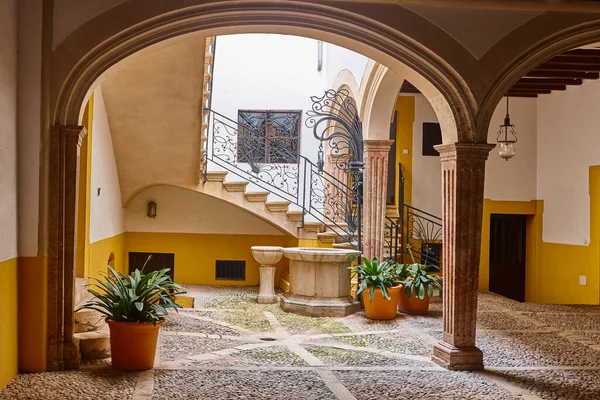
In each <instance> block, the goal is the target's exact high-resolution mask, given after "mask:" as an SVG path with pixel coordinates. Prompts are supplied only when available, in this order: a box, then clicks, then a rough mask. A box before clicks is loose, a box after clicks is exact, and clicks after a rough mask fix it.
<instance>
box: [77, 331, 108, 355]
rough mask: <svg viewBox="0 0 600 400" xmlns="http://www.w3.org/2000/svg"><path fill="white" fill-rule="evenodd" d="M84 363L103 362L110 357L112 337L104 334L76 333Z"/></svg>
mask: <svg viewBox="0 0 600 400" xmlns="http://www.w3.org/2000/svg"><path fill="white" fill-rule="evenodd" d="M75 338H76V339H78V340H79V352H80V353H81V360H82V361H89V360H103V359H105V358H109V357H110V335H109V334H107V333H104V332H81V333H76V334H75Z"/></svg>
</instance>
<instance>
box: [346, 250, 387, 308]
mask: <svg viewBox="0 0 600 400" xmlns="http://www.w3.org/2000/svg"><path fill="white" fill-rule="evenodd" d="M350 269H351V270H352V272H354V273H355V274H356V275H357V276H358V279H359V281H360V286H359V287H358V290H357V291H356V294H360V293H362V292H363V291H364V290H365V289H367V288H369V289H370V295H369V299H370V300H371V301H373V296H374V295H375V289H380V290H381V294H382V295H383V297H385V298H386V299H389V298H390V294H389V292H388V290H387V288H388V287H391V286H394V276H393V270H394V266H393V265H391V264H390V263H389V262H388V261H383V262H381V263H380V262H379V260H378V259H377V257H375V258H373V260H369V259H368V258H366V257H363V263H362V264H360V265H357V266H354V267H350Z"/></svg>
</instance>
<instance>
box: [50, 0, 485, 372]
mask: <svg viewBox="0 0 600 400" xmlns="http://www.w3.org/2000/svg"><path fill="white" fill-rule="evenodd" d="M131 3H133V2H129V1H126V2H123V4H122V5H120V6H115V7H114V8H112V9H111V10H109V11H107V12H106V13H104V14H101V15H100V16H98V17H97V18H95V19H93V20H91V21H89V22H87V23H85V24H83V25H82V26H81V27H79V28H78V29H76V30H75V31H74V32H73V33H72V34H71V35H70V36H68V37H67V38H66V39H65V40H64V41H63V42H62V43H61V44H59V45H58V46H57V47H56V49H55V50H54V52H53V54H52V60H51V62H52V66H53V68H52V75H51V78H50V115H51V123H52V124H53V125H54V127H53V129H51V137H50V143H51V145H50V157H49V158H48V159H47V160H45V165H44V166H43V168H46V169H47V170H48V171H49V175H50V181H49V193H43V194H42V198H43V199H47V200H46V202H47V204H46V205H45V206H43V207H42V209H47V210H48V211H47V212H48V221H49V223H48V226H47V227H45V228H46V229H47V230H48V238H49V240H48V242H49V244H48V246H49V248H48V254H49V276H48V289H49V290H48V292H49V298H48V348H47V359H48V363H47V365H48V369H49V370H56V369H63V368H74V367H76V366H77V363H78V357H77V355H78V349H77V343H76V342H75V341H74V339H73V304H72V303H73V302H72V293H73V286H74V282H73V280H74V251H73V250H74V247H75V243H74V238H75V235H76V228H75V218H74V216H75V215H76V204H77V178H76V176H77V172H76V167H73V166H77V165H78V164H79V163H78V155H79V148H80V138H81V137H82V136H83V135H85V129H83V128H81V127H79V126H78V123H79V121H80V116H81V110H82V107H83V104H84V99H85V98H86V95H87V93H88V92H89V90H90V88H91V87H93V86H94V82H95V81H96V80H97V79H98V78H99V77H100V75H101V74H102V73H103V72H104V71H106V70H107V69H108V68H109V67H110V66H112V65H114V64H116V63H117V62H119V61H120V60H123V59H124V58H126V57H127V56H129V55H131V54H133V53H135V52H137V51H139V50H141V49H143V48H145V47H147V46H150V45H152V44H155V43H159V42H161V41H163V40H166V39H169V38H174V37H179V36H181V35H185V34H186V33H189V32H194V31H203V32H206V34H207V35H209V36H214V35H219V34H224V33H254V32H260V33H284V34H293V35H298V36H307V37H312V38H315V39H322V40H327V41H328V42H331V43H334V44H337V45H340V46H343V47H347V48H349V49H351V50H354V51H357V52H360V53H363V54H365V55H367V56H369V57H371V58H372V59H374V60H376V61H378V62H380V63H385V64H386V65H388V66H389V67H388V68H389V69H390V70H392V71H394V72H397V71H396V70H399V71H401V70H405V69H407V68H410V71H414V72H415V73H416V74H419V75H422V76H424V77H425V78H426V79H427V80H428V81H429V82H430V83H431V85H432V87H434V88H435V89H436V91H437V92H439V93H440V94H441V95H440V97H439V98H441V99H443V101H440V104H442V103H443V104H444V106H445V107H447V108H449V110H450V111H451V115H452V117H453V120H454V121H455V126H456V130H455V132H456V141H462V142H473V141H474V138H475V136H474V132H475V127H474V115H475V114H476V111H477V106H476V102H475V99H474V97H473V95H472V93H471V92H470V90H469V89H468V85H467V84H466V83H465V81H464V79H462V77H461V76H460V75H459V74H458V73H457V72H456V71H455V70H454V69H453V68H452V67H451V66H450V65H449V64H448V63H446V62H444V61H442V60H441V59H440V58H439V57H437V56H435V55H434V54H433V53H432V52H431V51H430V50H428V49H427V48H426V47H425V46H423V45H422V44H420V43H419V42H417V41H416V40H413V39H411V38H410V36H408V35H406V34H402V33H400V32H398V31H390V30H389V28H386V27H384V26H382V25H381V24H379V23H377V22H375V21H373V20H372V19H369V18H367V17H365V16H363V15H361V14H360V13H358V12H357V13H352V12H349V11H345V10H340V9H338V8H335V7H328V6H323V5H318V4H313V3H311V4H307V3H299V2H288V1H278V2H273V1H257V2H253V3H251V4H245V3H242V4H240V3H239V2H229V1H222V2H214V3H207V4H201V5H195V6H186V7H185V8H184V6H182V5H179V7H180V8H178V6H177V4H179V3H181V2H179V1H177V2H176V1H173V2H170V3H169V6H167V8H168V7H173V9H166V8H165V5H164V2H160V1H158V0H148V2H147V3H148V4H147V6H148V10H150V9H153V10H158V11H156V14H155V15H148V14H147V13H146V14H143V15H142V14H139V13H135V12H130V13H126V11H127V10H130V8H131V7H135V4H134V5H132V4H131ZM195 3H196V2H193V1H191V2H186V4H188V5H189V4H195ZM197 3H202V2H197ZM161 4H162V5H161ZM159 6H160V7H159ZM128 7H129V8H128ZM153 7H155V8H153ZM130 11H131V10H130ZM125 16H127V17H125ZM127 18H129V20H128V19H127ZM108 21H110V22H111V23H107V22H108ZM114 21H119V23H114ZM436 32H437V31H436ZM438 33H439V32H438ZM444 38H445V39H444ZM440 40H442V41H444V40H446V41H447V43H448V46H449V47H453V46H454V47H456V43H455V42H454V41H453V40H452V39H451V38H449V37H445V36H443V35H442V36H440ZM461 51H462V50H460V49H459V50H457V52H458V53H457V54H459V53H461ZM400 60H402V61H400ZM390 76H391V75H390ZM381 82H384V81H381ZM400 83H401V82H400ZM396 94H397V91H396ZM375 99H376V98H374V100H375ZM372 104H373V105H376V104H379V103H378V102H377V101H374V102H373V103H372ZM363 106H364V105H363ZM454 139H455V138H454V137H451V138H449V142H453V141H455V140H454ZM378 146H379V144H377V143H374V144H373V147H372V149H371V150H372V151H373V152H374V153H377V152H380V151H382V150H383V149H381V148H379V147H378ZM447 146H450V147H449V148H447V149H445V150H444V152H445V153H447V154H448V157H447V159H448V160H449V162H448V169H447V171H445V175H444V176H445V177H447V179H446V180H445V182H446V183H445V185H446V186H447V190H448V191H449V196H450V195H451V196H450V197H448V202H447V205H448V206H447V207H446V208H445V210H446V212H445V214H444V220H445V222H449V225H448V226H451V227H452V229H450V230H448V229H447V231H448V232H449V234H448V236H447V237H445V238H446V239H447V242H446V244H445V251H446V247H447V250H448V251H449V252H452V253H454V252H455V247H456V243H457V242H458V243H462V242H461V240H466V241H467V242H468V241H470V240H471V239H472V238H474V237H475V238H479V237H480V235H479V233H480V232H479V229H480V226H479V229H478V224H477V222H476V223H475V224H473V221H478V223H479V225H480V222H481V216H480V215H479V218H476V217H477V210H478V207H471V209H472V210H470V209H469V208H468V207H467V205H472V204H473V203H477V204H478V202H479V203H481V201H482V193H483V174H482V172H483V166H484V162H485V158H484V157H483V154H484V153H485V152H486V149H487V147H486V146H478V147H477V148H471V147H469V146H468V145H465V146H466V147H464V146H463V147H457V146H456V145H454V144H448V145H447ZM388 147H389V146H388ZM488 151H489V150H488ZM375 156H376V157H378V156H377V154H375ZM463 157H464V158H465V161H466V162H467V164H468V168H467V170H468V171H467V172H469V173H470V172H473V173H472V174H466V175H464V177H463V170H464V168H461V165H457V164H459V161H462V158H463ZM471 159H474V160H475V161H474V162H471V161H472V160H471ZM469 163H470V164H469ZM465 165H466V164H465ZM74 168H75V169H74ZM373 168H375V166H374V167H373ZM455 178H456V179H455ZM469 179H475V180H477V181H479V180H480V181H481V196H478V191H477V190H471V188H470V187H468V186H467V183H468V180H469ZM457 191H459V192H460V191H466V192H469V193H471V196H470V197H469V196H467V198H466V200H465V203H464V204H463V206H464V211H466V213H465V215H466V216H467V218H466V223H467V225H466V226H468V228H465V229H462V231H461V232H460V233H462V235H461V236H460V237H458V238H457V237H455V229H454V228H455V227H454V225H455V224H456V221H457V219H456V218H455V213H456V207H455V205H456V204H458V201H457V199H462V197H461V193H455V192H457ZM468 202H470V203H468ZM479 208H481V207H479ZM471 217H475V218H474V219H472V218H471ZM42 220H45V218H42ZM459 228H463V226H462V225H461V226H460V227H459ZM459 230H460V229H459ZM458 253H460V251H459V252H458ZM466 253H467V254H458V255H457V257H458V256H460V257H458V258H457V260H458V261H463V262H465V266H463V269H464V270H465V271H466V272H467V275H468V273H470V269H473V268H476V267H477V265H478V260H477V259H476V258H473V255H472V254H470V252H466ZM473 253H477V254H478V252H473ZM446 259H448V258H446ZM473 261H475V262H473ZM457 265H459V264H458V263H454V261H451V263H450V265H449V266H447V269H449V270H451V271H454V268H455V267H456V266H457ZM469 268H470V269H469ZM463 272H464V271H463ZM454 275H455V274H454V272H452V276H454ZM476 281H477V279H476V278H475V279H474V282H475V285H476ZM454 284H455V283H454V282H451V283H450V285H454ZM463 288H464V286H463ZM467 289H469V290H470V291H468V292H467V293H464V294H463V292H462V291H461V290H455V291H447V292H446V293H447V294H446V299H445V300H446V303H447V304H450V305H449V306H448V309H449V310H452V313H451V314H449V315H446V316H445V318H446V319H448V318H450V323H449V324H448V326H450V327H451V328H449V333H448V335H445V336H444V340H445V341H447V342H448V343H446V347H445V348H444V349H443V350H441V351H442V353H443V357H444V361H442V362H441V363H442V364H443V365H445V366H448V367H451V368H452V367H453V368H457V369H473V368H479V367H480V366H481V352H479V353H477V351H472V350H471V347H473V346H474V310H475V309H476V300H475V301H473V299H471V297H472V296H471V295H472V294H473V293H476V286H475V292H473V290H472V288H471V287H470V286H469V287H468V288H467ZM448 292H450V294H448ZM468 296H471V297H468ZM455 304H460V305H463V304H467V306H466V307H462V309H458V308H457V307H454V305H455ZM455 308H456V311H454V309H455ZM463 311H464V312H465V314H464V315H462V316H461V317H460V318H461V319H460V320H459V319H458V316H457V314H458V313H459V312H463ZM455 325H460V327H462V326H463V325H464V326H467V325H468V329H467V328H465V329H464V332H463V331H460V332H458V333H459V336H460V340H455V337H454V336H455V335H454V332H455V331H454V326H455ZM461 335H462V336H461ZM463 347H465V348H467V353H468V354H466V353H465V351H463V350H462V348H463ZM469 352H472V353H473V357H471V353H469ZM465 354H466V355H465ZM469 357H471V358H474V360H472V359H471V358H469ZM467 358H468V360H466V359H467ZM465 360H466V361H465Z"/></svg>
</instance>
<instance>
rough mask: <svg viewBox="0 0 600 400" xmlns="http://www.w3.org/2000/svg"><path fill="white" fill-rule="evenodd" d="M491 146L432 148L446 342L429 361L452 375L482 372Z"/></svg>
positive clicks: (457, 144) (434, 352) (436, 347)
mask: <svg viewBox="0 0 600 400" xmlns="http://www.w3.org/2000/svg"><path fill="white" fill-rule="evenodd" d="M492 148H494V146H493V145H489V144H469V143H456V144H451V145H440V146H436V149H437V150H438V151H439V152H440V156H441V162H442V187H443V197H442V198H443V200H442V219H443V225H444V238H443V256H442V258H443V262H442V265H443V277H444V301H443V307H444V337H443V341H441V342H440V343H438V344H436V345H435V347H434V350H433V361H435V362H436V363H437V364H439V365H441V366H442V367H444V368H448V369H452V370H477V369H483V354H482V353H481V351H480V350H479V349H478V348H477V347H475V324H476V318H477V287H478V281H479V252H480V245H481V218H482V212H483V183H484V178H485V161H486V160H487V157H488V153H489V152H490V150H491V149H492Z"/></svg>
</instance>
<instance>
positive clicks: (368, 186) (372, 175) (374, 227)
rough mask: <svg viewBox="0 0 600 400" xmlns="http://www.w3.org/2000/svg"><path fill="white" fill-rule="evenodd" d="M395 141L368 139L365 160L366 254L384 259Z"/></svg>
mask: <svg viewBox="0 0 600 400" xmlns="http://www.w3.org/2000/svg"><path fill="white" fill-rule="evenodd" d="M392 143H394V141H393V140H365V141H364V153H363V160H364V163H365V169H364V172H363V207H362V210H363V220H362V222H363V254H364V256H365V257H367V258H369V259H371V258H373V257H378V258H381V257H383V245H384V239H383V235H384V231H385V203H386V201H385V199H386V194H387V174H388V158H389V154H390V147H391V146H392Z"/></svg>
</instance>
